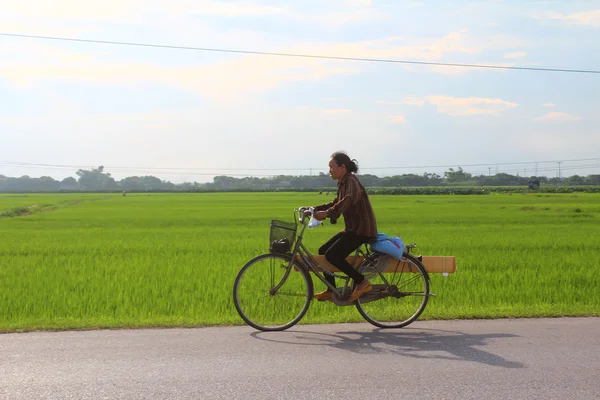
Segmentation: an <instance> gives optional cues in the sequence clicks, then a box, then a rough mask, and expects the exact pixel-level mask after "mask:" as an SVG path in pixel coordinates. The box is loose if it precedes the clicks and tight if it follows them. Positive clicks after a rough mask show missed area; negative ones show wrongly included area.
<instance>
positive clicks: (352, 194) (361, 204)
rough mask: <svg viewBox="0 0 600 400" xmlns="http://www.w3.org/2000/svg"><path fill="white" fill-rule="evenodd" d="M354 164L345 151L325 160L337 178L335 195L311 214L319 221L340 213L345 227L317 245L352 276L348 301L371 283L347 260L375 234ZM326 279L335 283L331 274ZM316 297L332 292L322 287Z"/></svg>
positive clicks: (326, 255)
mask: <svg viewBox="0 0 600 400" xmlns="http://www.w3.org/2000/svg"><path fill="white" fill-rule="evenodd" d="M356 172H358V165H357V161H356V160H350V157H348V155H347V154H345V153H342V152H336V153H333V154H332V155H331V159H330V160H329V174H330V175H331V178H332V179H334V180H337V181H338V183H337V197H336V198H335V199H334V200H333V201H332V202H331V203H327V204H322V205H320V206H317V207H315V214H314V217H315V218H316V219H318V220H319V221H322V220H324V219H325V218H331V219H332V220H337V219H338V218H339V217H340V216H341V215H343V216H344V224H345V229H344V230H342V231H341V232H339V233H338V234H336V235H335V236H333V237H332V238H331V239H329V241H328V242H327V243H325V244H324V245H323V246H321V248H320V249H319V254H320V255H325V259H326V260H327V261H328V262H330V263H331V264H332V265H334V266H336V267H337V268H338V269H339V270H340V271H342V272H344V273H345V274H346V275H348V276H349V277H351V278H352V279H353V280H354V283H355V287H354V291H353V292H352V295H351V296H350V299H349V301H350V302H354V301H356V299H358V298H359V297H360V296H361V295H363V294H364V293H367V292H368V291H370V290H371V289H372V287H371V283H370V282H369V281H368V280H366V279H365V277H364V276H363V275H362V274H361V273H359V272H358V271H357V270H355V269H354V268H353V267H352V265H350V263H348V261H346V257H348V256H349V255H350V254H351V253H352V252H353V251H355V250H356V249H357V248H358V247H360V246H361V245H362V244H364V243H368V242H370V241H371V240H372V239H375V238H376V237H377V223H376V221H375V214H374V213H373V208H372V207H371V202H370V201H369V196H368V195H367V192H366V191H365V188H364V187H363V186H362V184H361V183H360V181H359V180H358V178H357V177H356V175H354V174H355V173H356ZM326 278H327V281H328V282H330V283H331V284H332V286H334V287H335V278H334V277H332V276H329V275H326ZM314 297H315V298H316V299H317V300H319V301H325V300H331V299H332V297H333V292H332V291H331V290H329V289H328V290H326V291H324V292H321V293H316V294H315V296H314Z"/></svg>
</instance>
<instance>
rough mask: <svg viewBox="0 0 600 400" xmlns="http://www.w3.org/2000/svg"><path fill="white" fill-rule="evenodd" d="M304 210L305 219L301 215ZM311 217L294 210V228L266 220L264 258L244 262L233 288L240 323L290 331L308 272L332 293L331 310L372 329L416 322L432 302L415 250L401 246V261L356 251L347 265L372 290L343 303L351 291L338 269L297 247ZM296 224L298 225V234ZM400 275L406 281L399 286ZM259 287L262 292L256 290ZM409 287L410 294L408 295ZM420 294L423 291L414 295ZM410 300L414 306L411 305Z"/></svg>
mask: <svg viewBox="0 0 600 400" xmlns="http://www.w3.org/2000/svg"><path fill="white" fill-rule="evenodd" d="M305 210H309V212H310V214H309V215H305ZM313 212H314V210H312V209H311V208H307V207H300V208H298V209H295V210H294V223H289V222H285V221H280V220H271V226H270V243H271V246H270V248H269V253H265V254H262V255H259V256H257V257H254V258H253V259H251V260H250V261H248V262H247V263H246V264H245V265H244V266H243V267H242V268H241V270H240V271H239V273H238V275H237V277H236V279H235V282H234V285H233V301H234V304H235V308H236V310H237V312H238V314H239V315H240V317H241V318H242V319H243V320H244V321H245V322H246V323H247V324H248V325H250V326H252V327H253V328H255V329H258V330H261V331H283V330H285V329H288V328H290V327H292V326H294V325H295V324H297V323H298V322H299V321H300V320H301V319H302V318H303V317H304V315H305V314H306V312H307V311H308V308H309V306H310V302H311V300H312V298H313V292H314V284H313V280H312V278H311V276H310V273H311V272H312V273H313V274H314V275H315V276H316V277H317V278H318V279H319V280H320V281H321V282H323V283H324V284H325V285H326V286H327V287H328V288H329V289H331V290H333V299H332V302H333V303H334V304H336V305H338V306H352V305H354V306H356V308H357V310H358V312H359V313H360V315H361V316H362V317H363V318H364V319H365V320H366V321H368V322H369V323H371V324H372V325H375V326H377V327H379V328H402V327H405V326H407V325H409V324H411V323H413V322H414V321H416V320H417V318H419V316H420V315H421V314H422V313H423V311H424V310H425V307H426V306H427V302H428V299H429V297H430V296H435V295H434V294H430V292H429V285H430V280H429V275H428V273H427V270H426V269H425V267H424V266H423V264H422V263H421V259H422V258H421V257H420V256H419V257H415V256H413V255H411V254H410V251H411V249H413V248H414V247H416V246H415V245H414V244H411V245H408V246H406V249H405V251H404V254H403V255H402V259H401V260H398V259H396V258H393V257H391V256H388V255H386V254H383V253H379V252H376V251H372V250H371V249H370V247H369V246H368V245H367V244H365V245H362V246H360V247H359V248H357V249H356V251H355V252H354V258H353V259H352V260H351V264H352V266H353V267H355V268H358V271H359V272H361V273H362V274H363V275H364V276H365V278H366V279H369V280H370V281H371V284H372V286H373V290H371V291H369V292H367V293H365V294H363V295H362V296H361V297H359V298H358V299H357V300H356V302H353V303H351V302H349V301H348V299H349V298H350V295H351V294H352V290H353V285H351V284H350V281H351V278H349V277H348V276H347V275H345V274H342V275H339V274H336V273H335V271H337V269H335V267H333V266H331V265H330V264H329V265H327V264H328V263H327V261H326V260H325V258H324V256H316V257H315V256H313V255H312V254H311V253H310V252H309V251H308V249H307V248H306V247H305V246H304V243H303V242H302V239H303V237H304V233H305V230H306V228H307V225H308V223H307V221H308V220H309V218H310V217H312V215H313ZM296 216H297V218H296ZM332 222H333V221H332ZM298 223H300V225H301V230H300V232H299V233H298ZM363 248H364V249H363ZM316 258H319V259H320V260H321V262H319V261H317V260H316ZM265 261H266V263H265ZM349 261H350V260H349ZM322 264H325V265H322ZM357 264H358V266H356V265H357ZM328 266H329V267H330V268H329V269H328V268H327V267H328ZM331 267H333V268H331ZM330 269H333V271H330ZM405 273H406V275H409V279H408V281H407V282H404V283H403V284H400V281H401V279H402V277H403V275H405ZM325 274H327V275H332V276H334V277H335V278H336V279H340V280H342V281H343V286H342V287H333V286H332V285H331V284H330V283H329V282H327V280H326V279H325ZM385 275H388V277H386V276H385ZM390 275H391V276H390ZM396 275H399V278H398V280H395V278H396ZM259 284H263V285H264V287H258V285H259ZM411 284H413V286H415V290H409V285H411ZM410 288H412V286H410ZM419 288H422V290H420V291H417V290H416V289H419ZM244 289H250V294H248V295H247V294H246V293H245V292H244ZM262 296H264V299H263V297H262ZM413 297H414V298H415V299H417V300H416V301H414V302H411V299H412V298H413ZM278 305H280V306H282V307H277V306H278ZM396 307H398V308H399V310H397V309H396ZM403 309H406V311H405V312H403V311H402V310H403Z"/></svg>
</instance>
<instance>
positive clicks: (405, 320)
mask: <svg viewBox="0 0 600 400" xmlns="http://www.w3.org/2000/svg"><path fill="white" fill-rule="evenodd" d="M389 257H390V256H386V255H380V256H379V257H375V258H373V259H371V260H366V262H365V263H364V264H363V265H361V267H360V269H359V271H361V272H362V273H363V274H365V277H367V278H368V279H369V281H370V282H371V285H372V286H373V290H372V291H371V292H369V293H367V294H366V295H364V297H359V298H358V300H357V301H356V308H357V309H358V312H359V313H360V315H362V317H363V318H364V319H365V320H367V321H368V322H369V323H371V324H373V325H375V326H377V327H379V328H402V327H405V326H407V325H409V324H411V323H412V322H414V321H415V320H416V319H417V318H419V316H420V315H421V313H422V312H423V311H424V310H425V306H427V300H428V299H429V276H428V274H427V271H426V270H425V267H424V266H423V264H421V262H420V261H419V260H418V259H416V258H415V257H413V256H411V255H410V254H404V256H403V257H402V261H401V262H400V263H397V260H396V263H393V264H392V266H393V268H394V270H395V272H384V273H380V271H378V265H385V264H386V263H388V262H389ZM387 265H390V264H387ZM361 299H362V301H361Z"/></svg>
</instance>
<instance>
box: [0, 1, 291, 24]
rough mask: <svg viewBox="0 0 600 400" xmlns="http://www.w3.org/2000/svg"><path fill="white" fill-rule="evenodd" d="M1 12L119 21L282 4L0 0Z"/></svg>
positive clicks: (255, 10) (233, 13)
mask: <svg viewBox="0 0 600 400" xmlns="http://www.w3.org/2000/svg"><path fill="white" fill-rule="evenodd" d="M0 6H1V9H2V11H3V12H6V13H13V14H17V15H19V16H25V17H31V18H41V19H47V20H50V19H58V20H77V21H80V20H95V21H100V20H103V21H119V20H124V19H127V20H128V21H131V20H139V18H140V15H143V14H146V13H148V12H158V13H179V14H184V15H185V14H187V15H190V14H196V15H220V16H223V17H239V16H257V15H273V14H282V13H285V12H286V9H284V8H282V7H273V6H263V5H258V4H255V3H253V2H249V1H234V2H232V1H217V0H194V1H192V0H171V1H168V2H166V1H159V0H150V1H142V0H104V1H99V2H88V1H79V0H53V1H51V2H50V1H47V0H23V1H20V2H13V1H11V0H0Z"/></svg>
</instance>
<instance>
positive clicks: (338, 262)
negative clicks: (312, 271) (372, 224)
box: [319, 232, 371, 287]
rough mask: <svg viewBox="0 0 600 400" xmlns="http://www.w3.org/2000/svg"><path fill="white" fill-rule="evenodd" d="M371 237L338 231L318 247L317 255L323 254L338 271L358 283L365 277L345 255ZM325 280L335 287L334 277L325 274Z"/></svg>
mask: <svg viewBox="0 0 600 400" xmlns="http://www.w3.org/2000/svg"><path fill="white" fill-rule="evenodd" d="M370 240H371V239H370V238H368V237H366V236H359V235H357V234H356V233H354V232H340V233H338V234H336V235H335V236H333V237H332V238H331V239H329V240H328V241H327V243H325V244H324V245H323V246H321V248H320V249H319V255H324V256H325V259H326V260H327V261H329V262H330V263H331V264H333V265H335V266H336V267H337V268H338V269H339V270H340V271H342V272H343V273H345V274H346V275H348V276H349V277H350V278H352V279H354V282H355V283H356V284H357V285H358V284H359V283H361V282H362V281H363V280H364V279H365V277H364V276H363V274H361V273H359V272H358V271H357V270H355V269H354V268H353V267H352V265H350V263H349V262H348V261H346V257H348V256H349V255H350V253H352V252H353V251H355V250H356V249H357V248H359V247H360V246H361V245H362V244H364V243H368V242H369V241H370ZM325 278H326V279H327V282H329V283H331V284H332V285H333V286H334V287H335V278H334V277H333V276H329V275H327V274H326V275H325Z"/></svg>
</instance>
